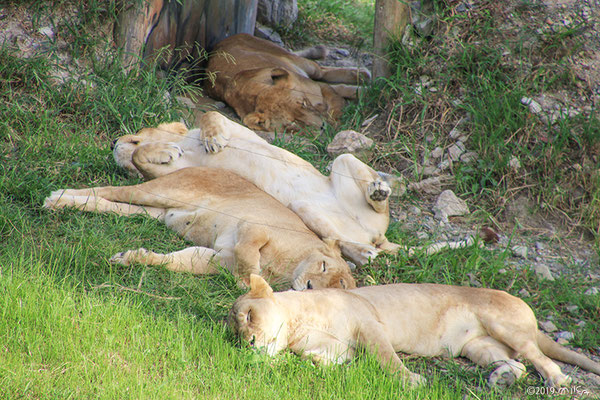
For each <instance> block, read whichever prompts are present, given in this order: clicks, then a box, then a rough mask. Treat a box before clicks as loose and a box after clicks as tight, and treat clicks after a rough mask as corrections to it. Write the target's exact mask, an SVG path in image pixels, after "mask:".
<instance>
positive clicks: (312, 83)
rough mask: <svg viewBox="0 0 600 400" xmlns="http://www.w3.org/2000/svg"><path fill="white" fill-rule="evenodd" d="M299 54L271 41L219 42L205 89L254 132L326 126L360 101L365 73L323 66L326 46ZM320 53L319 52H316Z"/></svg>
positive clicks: (245, 36) (244, 36) (236, 38)
mask: <svg viewBox="0 0 600 400" xmlns="http://www.w3.org/2000/svg"><path fill="white" fill-rule="evenodd" d="M313 50H314V51H308V52H305V53H302V52H301V53H298V54H294V53H291V52H289V51H287V50H285V49H283V48H281V47H279V46H277V45H276V44H274V43H272V42H269V41H268V40H264V39H259V38H256V37H253V36H250V35H248V34H244V33H241V34H237V35H234V36H231V37H228V38H227V39H225V40H223V41H221V42H220V43H218V44H217V45H216V46H215V48H214V49H213V51H212V52H211V55H210V57H209V60H208V65H207V67H206V72H207V74H208V76H209V78H210V79H207V80H206V81H205V82H206V84H205V85H204V87H205V89H206V92H207V93H208V95H209V96H210V97H212V98H215V99H218V100H222V101H224V102H226V103H227V104H229V106H231V107H232V108H233V109H234V110H235V112H236V113H237V114H238V116H239V117H240V118H241V119H242V121H243V122H244V125H246V126H247V127H249V128H250V129H256V130H259V131H271V132H272V131H274V130H278V131H282V130H284V129H289V130H297V129H299V128H301V127H306V126H309V127H315V128H321V126H322V125H323V122H324V121H327V122H330V123H331V122H334V121H336V120H337V119H338V118H339V117H340V116H341V114H342V108H343V106H344V103H345V99H355V98H356V93H357V86H356V85H357V83H359V81H361V80H362V81H367V80H369V79H370V74H369V72H368V71H367V70H365V69H358V68H336V67H323V66H320V65H319V64H317V63H316V62H314V61H312V60H309V59H308V58H304V57H302V56H305V57H310V58H322V57H324V55H325V50H324V49H323V48H315V49H313ZM317 50H320V51H317Z"/></svg>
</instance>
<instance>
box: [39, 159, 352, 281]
mask: <svg viewBox="0 0 600 400" xmlns="http://www.w3.org/2000/svg"><path fill="white" fill-rule="evenodd" d="M44 206H45V207H47V208H52V209H58V208H63V207H76V208H79V209H81V210H84V211H91V212H114V213H117V214H120V215H133V214H148V215H150V216H152V217H154V218H157V219H159V220H161V221H164V222H165V224H166V225H167V226H168V227H169V228H171V229H173V230H174V231H176V232H177V233H179V234H180V235H181V236H183V237H184V238H186V239H187V240H189V241H191V242H193V243H195V244H197V245H198V246H195V247H191V248H188V249H184V250H181V251H178V252H174V253H170V254H158V253H154V252H151V251H148V250H146V249H138V250H129V251H126V252H123V253H119V254H117V255H115V256H114V257H113V258H112V261H113V262H119V263H123V264H126V265H129V264H130V263H133V262H139V263H145V264H153V265H161V264H164V265H165V266H166V267H167V268H168V269H170V270H173V271H182V272H190V273H194V274H207V273H216V272H218V270H217V268H215V265H216V263H217V262H218V263H220V264H222V265H223V266H224V267H226V268H227V269H229V270H230V271H231V272H233V273H235V274H236V275H237V276H239V277H240V278H241V279H242V281H243V282H244V283H246V284H247V283H248V280H249V276H250V274H252V273H254V274H260V275H261V276H263V277H265V278H266V279H268V280H269V281H270V282H272V283H282V284H287V285H291V286H292V287H294V288H297V289H304V288H306V287H307V286H308V287H314V288H317V287H341V288H346V287H355V283H354V279H353V278H352V275H351V273H350V269H349V267H348V264H347V263H346V262H345V261H344V260H343V259H342V257H341V254H340V250H339V248H338V247H337V246H336V244H335V243H332V242H329V243H325V242H323V241H322V240H320V239H319V238H318V237H317V236H316V235H315V234H314V233H313V232H312V231H310V230H309V229H308V228H307V227H306V226H305V225H304V224H303V223H302V221H301V220H300V218H298V216H297V215H295V214H294V213H293V212H291V211H290V210H288V209H287V208H285V207H284V206H282V205H281V204H280V203H279V202H278V201H277V200H275V199H274V198H272V197H271V196H269V195H267V194H266V193H264V192H263V191H261V190H260V189H258V188H257V187H256V186H255V185H253V184H252V183H250V182H248V181H246V180H245V179H243V178H240V177H239V176H237V175H235V174H233V173H231V172H228V171H223V170H215V169H211V168H201V167H195V168H185V169H182V170H179V171H176V172H174V173H172V174H169V175H166V176H164V177H160V178H157V179H154V180H151V181H149V182H145V183H142V184H139V185H134V186H123V187H119V186H107V187H97V188H91V189H79V190H77V189H64V190H57V191H55V192H52V193H51V195H50V196H49V197H48V198H46V200H45V203H44Z"/></svg>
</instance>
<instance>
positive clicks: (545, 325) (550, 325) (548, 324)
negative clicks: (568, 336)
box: [538, 321, 558, 333]
mask: <svg viewBox="0 0 600 400" xmlns="http://www.w3.org/2000/svg"><path fill="white" fill-rule="evenodd" d="M538 325H539V326H540V328H541V329H542V330H543V331H544V332H547V333H552V332H556V331H557V330H558V328H557V327H556V325H554V322H552V321H544V322H539V323H538Z"/></svg>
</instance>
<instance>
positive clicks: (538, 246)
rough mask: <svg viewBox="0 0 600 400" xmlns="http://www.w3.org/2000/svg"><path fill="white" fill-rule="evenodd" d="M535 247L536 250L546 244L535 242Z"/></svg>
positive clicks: (544, 246) (542, 248) (541, 248)
mask: <svg viewBox="0 0 600 400" xmlns="http://www.w3.org/2000/svg"><path fill="white" fill-rule="evenodd" d="M535 248H536V249H537V250H544V249H545V248H546V245H545V244H544V243H542V242H535Z"/></svg>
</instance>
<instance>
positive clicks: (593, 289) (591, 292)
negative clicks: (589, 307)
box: [585, 287, 600, 296]
mask: <svg viewBox="0 0 600 400" xmlns="http://www.w3.org/2000/svg"><path fill="white" fill-rule="evenodd" d="M598 293H600V290H598V288H597V287H591V288H589V289H588V290H586V291H585V294H586V295H588V296H594V295H596V294H598Z"/></svg>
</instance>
